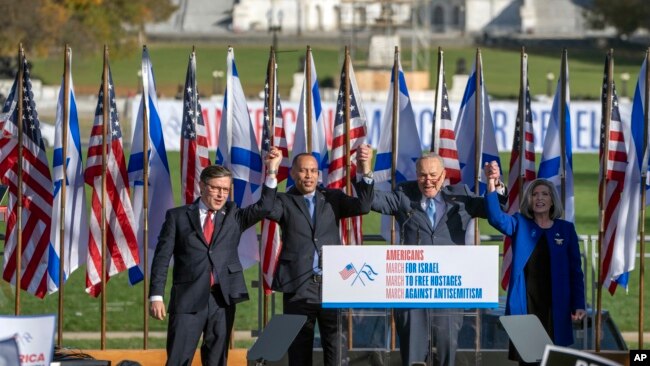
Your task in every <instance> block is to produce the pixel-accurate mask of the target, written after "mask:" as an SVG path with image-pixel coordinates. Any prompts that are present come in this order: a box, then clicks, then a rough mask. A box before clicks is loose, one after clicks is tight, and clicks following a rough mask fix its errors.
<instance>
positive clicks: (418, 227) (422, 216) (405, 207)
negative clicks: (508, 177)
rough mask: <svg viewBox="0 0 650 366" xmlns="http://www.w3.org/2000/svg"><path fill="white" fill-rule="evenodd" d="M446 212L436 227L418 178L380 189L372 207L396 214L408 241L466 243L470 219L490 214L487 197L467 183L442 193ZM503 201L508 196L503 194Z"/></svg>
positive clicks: (402, 232)
mask: <svg viewBox="0 0 650 366" xmlns="http://www.w3.org/2000/svg"><path fill="white" fill-rule="evenodd" d="M438 194H441V195H442V198H443V200H444V201H445V203H446V206H447V208H446V212H445V213H444V215H442V217H440V218H439V219H438V220H437V225H436V227H435V228H433V227H431V223H430V221H429V218H428V216H427V213H426V212H425V211H424V210H423V209H422V205H421V204H420V202H421V200H422V192H420V189H419V188H418V184H417V182H415V181H408V182H404V183H401V184H399V185H398V186H397V188H396V189H395V190H394V191H391V192H383V191H376V192H375V196H374V199H373V201H372V210H373V211H376V212H380V213H382V214H384V215H392V216H395V220H396V221H397V222H398V223H399V227H400V228H401V229H400V236H401V241H402V243H403V244H407V245H465V232H466V231H467V225H468V223H469V221H470V219H472V218H474V217H482V218H485V217H487V216H486V215H487V212H486V209H485V201H484V199H483V197H481V196H476V195H475V194H474V193H472V192H471V191H470V190H469V188H468V187H467V186H466V185H465V184H455V185H449V186H445V187H443V188H442V190H441V191H440V193H438ZM499 198H500V199H501V200H502V202H503V203H505V201H506V197H505V196H499Z"/></svg>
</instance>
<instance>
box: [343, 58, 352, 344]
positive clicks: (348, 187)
mask: <svg viewBox="0 0 650 366" xmlns="http://www.w3.org/2000/svg"><path fill="white" fill-rule="evenodd" d="M343 72H344V73H345V81H344V82H343V83H344V87H343V97H344V100H345V102H344V103H345V107H344V108H343V116H344V118H345V119H344V121H345V144H344V149H345V152H344V156H345V157H346V159H345V160H346V163H345V193H346V194H348V195H352V184H351V182H350V181H351V177H350V171H351V164H352V162H351V159H352V151H350V150H351V149H350V47H349V46H345V58H344V59H343ZM344 220H345V222H346V225H345V227H346V231H345V236H346V240H347V244H348V245H349V244H350V243H352V218H351V217H347V218H345V219H344ZM348 314H349V315H350V316H348V317H347V318H348V349H352V337H353V327H352V309H348Z"/></svg>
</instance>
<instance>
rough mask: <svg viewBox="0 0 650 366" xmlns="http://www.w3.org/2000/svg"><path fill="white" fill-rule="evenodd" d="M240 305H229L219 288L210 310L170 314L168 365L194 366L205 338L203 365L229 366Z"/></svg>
mask: <svg viewBox="0 0 650 366" xmlns="http://www.w3.org/2000/svg"><path fill="white" fill-rule="evenodd" d="M235 310H236V305H235V304H232V305H227V304H226V302H225V300H224V299H223V295H222V294H221V289H220V288H219V287H218V285H215V286H214V287H213V290H212V291H211V296H209V298H208V303H207V304H206V306H205V307H204V308H203V309H201V310H200V311H198V312H196V313H187V314H170V315H169V326H168V330H167V365H168V366H178V365H181V366H190V365H191V364H192V359H193V358H194V353H195V352H196V345H197V344H198V343H199V339H200V338H201V334H203V342H202V344H201V364H202V365H204V366H207V365H209V366H226V360H227V357H228V346H229V344H230V336H231V332H232V327H233V324H234V320H235Z"/></svg>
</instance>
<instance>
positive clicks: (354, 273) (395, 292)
mask: <svg viewBox="0 0 650 366" xmlns="http://www.w3.org/2000/svg"><path fill="white" fill-rule="evenodd" d="M498 283H499V247H498V246H496V245H485V246H458V245H439V246H425V245H422V246H415V245H413V246H411V245H407V246H402V245H360V246H341V245H324V246H323V307H326V308H496V307H497V306H498V305H499V288H498Z"/></svg>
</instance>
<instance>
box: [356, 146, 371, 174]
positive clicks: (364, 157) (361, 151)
mask: <svg viewBox="0 0 650 366" xmlns="http://www.w3.org/2000/svg"><path fill="white" fill-rule="evenodd" d="M371 161H372V147H371V146H370V145H368V144H361V146H359V148H358V149H357V165H358V168H359V172H360V173H361V174H368V173H370V172H371V168H370V162H371Z"/></svg>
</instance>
